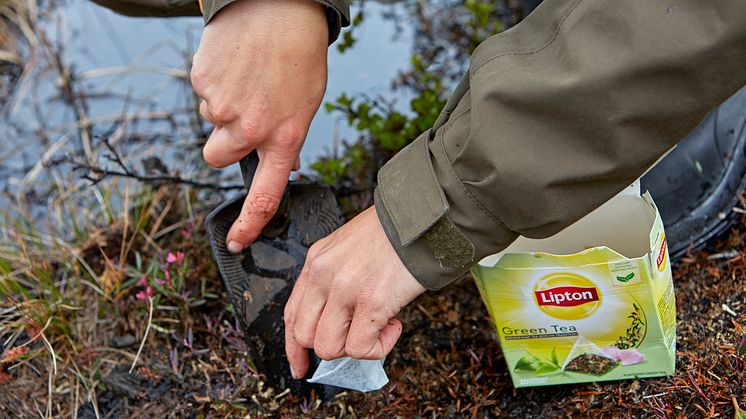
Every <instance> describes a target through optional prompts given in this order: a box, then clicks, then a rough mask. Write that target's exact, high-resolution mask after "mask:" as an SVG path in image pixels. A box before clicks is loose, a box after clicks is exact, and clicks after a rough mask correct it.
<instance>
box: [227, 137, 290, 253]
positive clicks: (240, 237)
mask: <svg viewBox="0 0 746 419" xmlns="http://www.w3.org/2000/svg"><path fill="white" fill-rule="evenodd" d="M294 163H295V156H294V155H292V154H288V155H287V156H278V155H276V154H270V153H266V152H265V153H263V154H262V155H261V157H260V160H259V166H258V167H257V169H256V174H254V180H253V181H252V183H251V189H250V190H249V194H248V196H247V197H246V200H245V201H244V204H243V208H241V213H240V214H239V216H238V219H237V220H236V221H235V222H234V223H233V226H232V227H231V229H230V231H229V232H228V236H227V238H226V241H227V242H228V250H229V251H230V252H232V253H238V252H240V251H241V250H243V249H244V248H245V247H246V246H248V245H250V244H251V243H253V242H254V240H256V238H257V237H259V235H260V234H261V232H262V229H263V228H264V226H265V225H266V224H267V223H268V222H269V221H270V220H271V219H272V217H273V216H274V215H275V212H277V208H278V207H279V205H280V201H281V200H282V195H283V194H284V192H285V187H286V186H287V183H288V176H290V172H291V170H292V168H293V164H294Z"/></svg>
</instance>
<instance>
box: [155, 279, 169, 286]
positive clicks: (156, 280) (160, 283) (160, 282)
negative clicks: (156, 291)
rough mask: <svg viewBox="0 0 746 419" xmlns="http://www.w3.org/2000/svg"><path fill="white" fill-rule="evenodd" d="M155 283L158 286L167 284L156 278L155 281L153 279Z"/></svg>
mask: <svg viewBox="0 0 746 419" xmlns="http://www.w3.org/2000/svg"><path fill="white" fill-rule="evenodd" d="M155 283H156V284H158V285H160V286H164V285H166V284H167V282H166V281H164V280H162V279H160V278H156V279H155Z"/></svg>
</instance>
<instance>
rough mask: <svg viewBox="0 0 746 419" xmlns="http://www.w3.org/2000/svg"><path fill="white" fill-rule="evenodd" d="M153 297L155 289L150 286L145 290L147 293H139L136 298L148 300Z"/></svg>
mask: <svg viewBox="0 0 746 419" xmlns="http://www.w3.org/2000/svg"><path fill="white" fill-rule="evenodd" d="M152 296H153V288H152V287H151V286H148V287H147V288H145V291H140V292H138V293H137V294H136V295H135V297H137V299H138V300H146V299H148V298H150V297H152Z"/></svg>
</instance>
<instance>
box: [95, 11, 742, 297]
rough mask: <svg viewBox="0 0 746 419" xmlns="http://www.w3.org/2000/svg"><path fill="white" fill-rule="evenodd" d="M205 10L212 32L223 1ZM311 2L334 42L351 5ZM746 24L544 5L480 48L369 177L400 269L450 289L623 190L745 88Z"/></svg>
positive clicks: (725, 15) (718, 14)
mask: <svg viewBox="0 0 746 419" xmlns="http://www.w3.org/2000/svg"><path fill="white" fill-rule="evenodd" d="M97 1H104V0H97ZM138 1H169V0H138ZM203 1H204V2H203V4H202V6H203V10H204V14H205V19H206V21H209V19H210V17H212V15H214V14H215V13H216V12H217V11H218V10H219V9H220V8H221V7H222V6H224V5H225V4H226V3H228V2H229V1H230V0H203ZM316 1H319V2H321V3H323V4H325V5H326V6H327V7H328V8H329V10H330V12H329V17H330V25H331V28H332V31H330V32H331V33H332V34H334V35H333V37H332V39H334V37H336V34H337V33H338V29H339V27H340V26H343V25H346V24H348V22H349V10H348V6H349V4H348V3H349V1H348V0H336V1H334V0H328V1H327V0H316ZM744 17H746V1H745V0H549V1H546V2H544V3H543V4H542V5H540V6H539V7H538V8H537V9H536V10H535V11H534V12H533V13H532V14H531V15H529V16H528V17H527V18H526V19H525V20H524V21H523V22H521V23H520V24H518V25H517V26H516V27H514V28H512V29H510V30H508V31H506V32H503V33H500V34H498V35H495V36H493V37H491V38H489V39H488V40H487V41H485V42H484V43H483V44H482V45H480V46H479V48H477V50H476V51H475V52H474V54H473V56H472V57H471V65H470V69H469V72H468V74H467V75H466V76H465V77H464V79H463V80H462V81H461V83H460V84H459V86H458V87H457V88H456V90H455V92H454V93H453V95H452V96H451V98H450V99H449V101H448V103H447V105H446V107H445V109H444V110H443V112H442V114H441V115H440V118H439V119H438V121H437V122H436V124H435V126H434V127H433V128H432V129H431V130H428V131H427V132H425V133H424V134H422V135H421V136H420V137H419V138H418V139H417V140H416V141H415V142H414V143H412V144H411V145H409V146H408V147H407V148H405V149H404V150H403V151H401V152H400V153H399V154H397V155H396V156H395V157H394V158H393V159H392V160H391V161H390V162H388V163H387V164H386V166H384V167H383V169H381V171H380V173H379V175H378V177H379V182H378V188H377V189H376V192H375V198H376V208H377V212H378V215H379V218H380V220H381V223H382V225H383V227H384V229H385V231H386V234H387V235H388V237H389V239H390V240H391V243H392V244H393V246H394V247H395V249H396V251H397V253H398V254H399V256H400V257H401V259H402V261H403V262H404V264H405V265H406V266H407V268H408V269H409V270H410V271H411V273H412V274H413V275H414V276H415V277H416V278H417V279H419V280H420V281H421V282H422V283H423V285H425V286H426V287H427V288H430V289H437V288H440V287H443V286H445V285H446V284H449V283H450V282H452V281H453V280H455V279H456V278H458V277H460V276H461V275H463V274H464V273H465V272H466V271H467V270H468V269H469V267H470V266H472V265H473V264H475V263H477V262H478V261H479V260H480V259H481V258H482V257H484V256H486V255H489V254H492V253H495V252H498V251H500V250H502V249H504V248H505V247H506V246H507V245H508V244H510V243H511V242H512V241H513V240H514V239H515V238H516V237H517V236H518V235H523V236H526V237H531V238H541V237H547V236H550V235H553V234H555V233H557V232H558V231H560V230H562V229H563V228H565V227H567V226H568V225H570V224H572V223H573V222H575V221H576V220H578V219H580V218H581V217H583V216H584V215H586V214H588V213H589V212H590V211H592V210H593V209H595V208H597V207H598V206H600V205H601V204H602V203H604V202H605V201H607V200H608V199H609V198H611V197H612V196H614V195H615V194H616V193H617V192H619V191H620V190H622V189H623V188H624V187H625V186H627V185H629V184H630V183H632V182H633V181H634V180H635V179H636V178H638V177H639V176H641V174H642V173H643V172H644V171H645V170H646V169H648V168H649V167H650V166H651V165H652V164H653V163H654V162H655V161H656V160H657V159H658V158H659V157H660V156H661V155H662V154H663V153H665V152H666V151H667V150H668V149H670V148H671V147H672V146H673V145H675V144H676V143H677V142H678V141H679V140H680V139H682V138H683V137H684V136H685V135H686V134H687V133H688V132H689V131H690V130H691V129H693V128H694V127H695V126H696V125H697V123H699V121H700V120H701V119H702V118H703V117H704V116H705V115H706V114H707V113H708V112H709V111H710V110H712V109H713V108H714V107H715V106H717V105H718V104H720V103H721V102H723V101H724V100H725V99H726V98H728V97H729V96H730V95H732V94H733V93H735V92H736V91H737V90H738V89H739V88H741V87H742V86H744V85H745V84H746V70H745V69H746V21H745V20H744Z"/></svg>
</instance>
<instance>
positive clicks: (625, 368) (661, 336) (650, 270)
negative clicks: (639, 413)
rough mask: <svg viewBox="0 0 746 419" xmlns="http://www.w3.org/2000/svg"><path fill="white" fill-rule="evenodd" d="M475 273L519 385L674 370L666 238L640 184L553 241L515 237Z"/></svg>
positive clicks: (652, 374) (673, 309) (673, 311)
mask: <svg viewBox="0 0 746 419" xmlns="http://www.w3.org/2000/svg"><path fill="white" fill-rule="evenodd" d="M472 273H473V274H474V278H475V281H476V283H477V286H478V288H479V291H480V293H481V295H482V299H483V300H484V302H485V305H486V306H487V310H488V312H489V314H490V316H491V318H492V320H493V322H494V324H495V327H496V329H497V335H498V337H499V339H500V346H501V347H502V351H503V353H504V355H505V360H506V361H507V363H508V368H509V370H510V374H511V377H512V378H513V384H514V385H515V386H516V387H532V386H542V385H552V384H569V383H582V382H588V381H607V380H621V379H628V378H641V377H657V376H663V375H670V374H673V372H674V365H675V353H676V304H675V299H674V291H673V281H672V278H671V266H670V263H669V260H668V250H667V246H666V236H665V233H664V230H663V223H662V221H661V217H660V214H659V212H658V209H657V208H656V206H655V203H654V202H653V200H652V198H651V197H650V195H649V194H648V193H646V194H644V195H642V196H641V195H640V193H639V184H635V185H632V186H631V187H630V188H628V189H627V190H625V191H624V192H622V193H621V194H619V195H617V196H616V197H614V198H613V199H612V200H610V201H609V202H607V203H606V204H604V205H603V206H601V207H600V208H598V209H597V210H596V211H594V212H592V213H591V214H589V215H588V216H586V217H584V218H583V219H581V220H580V221H578V222H577V223H575V224H573V225H572V226H570V227H568V228H567V229H565V230H563V231H562V232H560V233H559V234H557V235H555V236H553V237H550V238H548V239H542V240H532V239H527V238H523V237H522V238H520V239H518V240H517V241H516V242H515V243H513V244H512V245H511V246H510V247H508V248H507V249H505V251H503V252H502V253H499V254H497V255H493V256H490V257H488V258H485V259H484V260H482V261H481V262H480V263H479V264H478V265H477V266H476V267H474V268H473V270H472Z"/></svg>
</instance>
